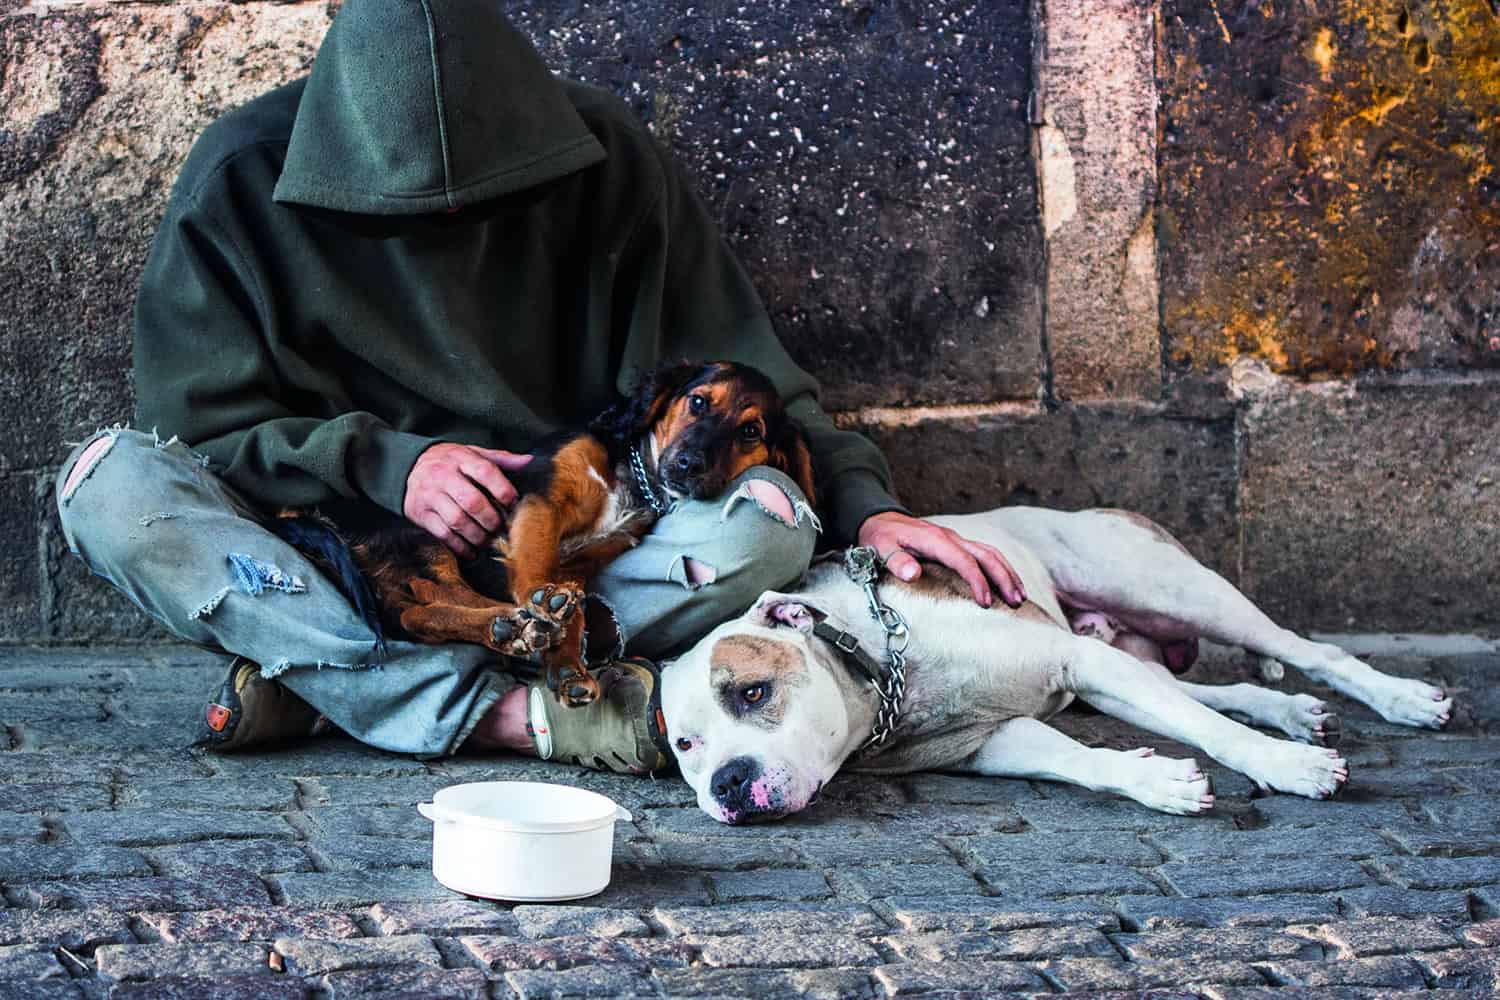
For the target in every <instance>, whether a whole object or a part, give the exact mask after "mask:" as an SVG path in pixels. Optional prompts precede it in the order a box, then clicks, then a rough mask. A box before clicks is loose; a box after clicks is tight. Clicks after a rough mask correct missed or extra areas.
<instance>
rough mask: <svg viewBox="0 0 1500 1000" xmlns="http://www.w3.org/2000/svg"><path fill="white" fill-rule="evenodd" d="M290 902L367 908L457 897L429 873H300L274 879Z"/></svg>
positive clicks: (391, 871)
mask: <svg viewBox="0 0 1500 1000" xmlns="http://www.w3.org/2000/svg"><path fill="white" fill-rule="evenodd" d="M272 878H273V879H274V881H275V882H276V884H277V885H279V886H280V887H281V891H282V894H283V896H284V898H285V899H286V901H287V902H288V903H291V904H294V905H298V906H368V905H371V904H374V903H383V902H402V901H407V900H433V901H441V900H451V899H457V898H459V897H458V894H457V893H455V892H454V891H453V890H452V889H448V888H446V887H445V886H443V885H442V884H441V883H440V882H438V880H437V879H435V878H433V877H432V872H430V871H418V870H411V869H401V868H396V869H391V870H389V871H378V872H375V871H371V872H366V871H348V872H297V873H294V874H290V875H276V876H272Z"/></svg>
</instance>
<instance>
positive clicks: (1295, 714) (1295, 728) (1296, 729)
mask: <svg viewBox="0 0 1500 1000" xmlns="http://www.w3.org/2000/svg"><path fill="white" fill-rule="evenodd" d="M1274 724H1275V726H1276V728H1277V729H1280V730H1281V731H1282V732H1283V733H1286V734H1287V735H1288V736H1290V737H1291V738H1292V739H1294V740H1299V741H1301V742H1303V743H1313V744H1316V745H1318V746H1320V747H1332V746H1337V745H1338V743H1339V740H1340V739H1341V738H1342V737H1343V725H1342V724H1341V723H1340V722H1339V717H1338V715H1337V714H1336V713H1334V712H1330V711H1329V710H1328V706H1327V705H1326V704H1324V703H1323V702H1322V701H1320V700H1318V699H1317V698H1314V697H1313V696H1312V695H1310V694H1294V695H1289V696H1288V697H1287V699H1286V701H1285V702H1284V703H1283V705H1282V708H1281V710H1280V711H1279V712H1278V713H1277V716H1276V718H1275V720H1274Z"/></svg>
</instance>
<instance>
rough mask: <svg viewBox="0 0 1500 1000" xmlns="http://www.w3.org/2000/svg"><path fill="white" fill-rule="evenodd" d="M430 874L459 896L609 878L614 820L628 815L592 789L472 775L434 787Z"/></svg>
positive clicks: (544, 894)
mask: <svg viewBox="0 0 1500 1000" xmlns="http://www.w3.org/2000/svg"><path fill="white" fill-rule="evenodd" d="M417 811H418V812H420V813H421V814H422V815H423V816H426V817H427V818H428V819H430V820H432V823H433V827H432V874H433V876H434V877H435V878H436V879H437V880H438V881H439V882H441V883H443V885H446V886H447V887H448V888H450V889H453V890H455V891H457V892H461V893H463V894H464V895H466V896H479V897H482V898H484V899H505V900H513V901H517V902H527V903H539V902H552V901H556V900H562V899H582V898H583V897H585V896H593V895H595V894H597V893H600V892H603V891H604V887H605V886H607V885H609V870H610V860H611V856H612V855H613V853H614V843H615V820H617V819H620V820H624V821H625V822H627V823H628V822H630V820H631V815H630V813H628V812H627V811H625V810H624V809H622V808H620V807H619V806H618V805H616V804H615V803H614V802H613V801H612V800H610V799H608V798H606V797H605V796H603V795H599V794H598V793H596V792H590V791H585V790H584V789H582V788H571V787H569V786H567V785H553V784H548V783H546V782H540V781H478V782H473V783H471V784H466V785H452V786H450V787H448V788H444V789H441V790H439V791H438V793H437V794H436V795H434V796H433V797H432V801H431V802H423V803H421V804H419V805H418V806H417Z"/></svg>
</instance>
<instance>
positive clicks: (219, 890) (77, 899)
mask: <svg viewBox="0 0 1500 1000" xmlns="http://www.w3.org/2000/svg"><path fill="white" fill-rule="evenodd" d="M8 888H9V889H10V890H11V891H12V892H14V893H15V894H16V895H17V896H19V897H20V898H21V899H22V900H24V901H25V905H27V906H36V907H41V908H44V909H47V908H52V907H56V908H59V909H65V910H83V909H101V910H108V909H113V910H209V909H214V908H215V907H219V906H223V905H224V904H225V903H236V904H250V905H255V904H258V903H264V904H266V905H270V903H271V897H270V894H269V893H267V892H266V887H265V884H264V883H262V882H261V880H260V879H259V878H258V877H257V876H256V875H255V873H254V872H247V871H241V870H238V869H225V870H224V871H221V872H216V873H215V875H214V877H213V879H212V880H209V879H201V878H196V879H189V878H179V877H176V876H171V875H163V876H156V877H153V878H109V879H100V880H98V881H90V882H36V883H32V884H28V885H13V886H9V887H8Z"/></svg>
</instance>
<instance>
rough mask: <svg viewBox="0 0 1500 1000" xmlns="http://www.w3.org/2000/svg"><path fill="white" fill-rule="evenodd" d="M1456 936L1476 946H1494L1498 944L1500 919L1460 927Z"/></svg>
mask: <svg viewBox="0 0 1500 1000" xmlns="http://www.w3.org/2000/svg"><path fill="white" fill-rule="evenodd" d="M1458 936H1459V937H1460V938H1462V939H1463V941H1464V943H1465V944H1469V945H1473V946H1474V947H1476V948H1494V947H1497V946H1500V920H1486V921H1483V922H1482V923H1477V924H1470V925H1469V926H1468V927H1464V928H1461V929H1460V930H1459V932H1458Z"/></svg>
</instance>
